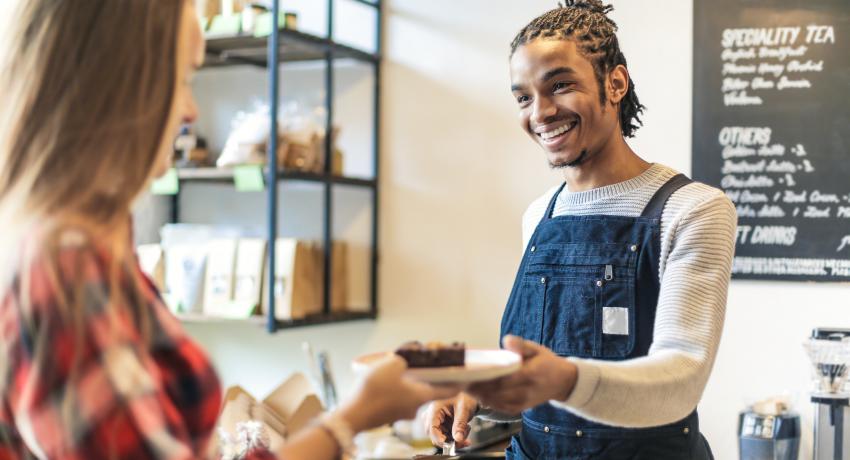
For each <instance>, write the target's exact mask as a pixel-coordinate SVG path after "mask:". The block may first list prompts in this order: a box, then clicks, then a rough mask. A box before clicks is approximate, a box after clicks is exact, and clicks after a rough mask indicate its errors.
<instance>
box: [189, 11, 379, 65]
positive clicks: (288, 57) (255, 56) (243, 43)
mask: <svg viewBox="0 0 850 460" xmlns="http://www.w3.org/2000/svg"><path fill="white" fill-rule="evenodd" d="M366 4H369V3H368V2H367V3H366ZM279 36H280V60H281V62H299V61H318V60H324V59H325V58H326V57H327V53H329V52H330V53H331V55H332V56H333V57H335V58H352V59H357V60H360V61H364V62H370V63H377V62H378V61H379V60H380V56H379V55H377V54H374V53H369V52H367V51H363V50H360V49H357V48H354V47H351V46H348V45H342V44H339V43H335V42H333V41H331V40H328V39H327V38H324V37H318V36H316V35H312V34H308V33H305V32H299V31H297V30H290V29H281V30H280V31H279ZM267 45H268V37H254V36H253V35H237V36H232V37H215V36H211V37H208V38H207V60H206V62H205V63H204V67H224V66H234V65H246V64H248V65H255V66H259V67H266V66H267V64H268V51H267Z"/></svg>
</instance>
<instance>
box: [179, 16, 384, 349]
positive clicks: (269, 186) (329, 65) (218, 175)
mask: <svg viewBox="0 0 850 460" xmlns="http://www.w3.org/2000/svg"><path fill="white" fill-rule="evenodd" d="M345 1H347V2H353V3H359V4H362V5H366V6H368V7H371V8H374V10H375V15H376V21H375V24H376V26H375V52H374V53H371V52H368V51H363V50H360V49H357V48H354V47H351V46H348V45H344V44H340V43H337V42H335V41H334V33H333V30H334V16H335V15H334V4H335V3H336V2H345ZM381 3H382V2H381V1H380V0H374V1H369V0H327V16H328V20H327V28H328V33H327V36H326V37H320V36H316V35H312V34H308V33H304V32H300V31H297V30H290V29H282V28H280V27H279V18H280V2H279V0H273V1H272V5H273V6H272V12H271V13H272V29H271V30H272V31H277V33H272V34H271V35H270V36H268V37H254V36H235V37H215V38H208V39H207V50H206V52H207V56H206V63H205V64H204V67H205V68H214V67H222V66H237V65H252V66H258V67H263V68H266V69H267V70H268V72H269V107H270V115H271V117H270V118H271V120H270V121H271V126H272V129H271V130H270V132H271V135H270V138H269V143H268V145H269V152H268V161H269V163H268V164H269V165H276V164H277V136H276V133H277V129H276V128H275V127H276V126H277V113H278V106H279V103H280V101H279V94H280V76H279V72H280V64H281V63H286V62H303V61H324V62H325V68H326V71H325V81H324V84H325V110H326V111H327V120H326V126H325V133H326V136H325V169H324V171H323V172H322V173H321V174H316V173H305V172H295V171H276V170H275V168H268V167H266V168H264V170H263V174H264V178H265V184H266V192H267V196H268V208H267V212H266V218H267V219H268V235H267V238H268V239H267V248H268V250H267V253H268V257H267V263H268V265H267V270H266V279H265V281H266V293H265V294H266V295H267V296H268V302H267V305H268V309H267V311H266V317H265V318H261V317H256V318H250V319H248V320H226V319H220V318H208V317H204V316H202V315H184V316H183V319H184V320H186V321H190V322H233V321H242V322H246V321H247V322H249V323H257V324H265V327H266V329H267V330H268V332H270V333H273V332H276V331H278V330H281V329H290V328H296V327H304V326H314V325H320V324H331V323H339V322H345V321H357V320H364V319H374V318H376V317H377V315H378V270H377V265H378V211H379V209H378V203H379V187H378V178H379V177H380V176H379V169H378V167H379V152H380V144H379V141H380V138H379V133H380V103H381V102H380V87H381V68H380V63H381V50H382V43H381V38H382V37H381V35H382V30H381V26H382V20H383V17H382V16H383V15H382V5H381ZM336 59H354V60H357V61H359V62H362V63H366V64H369V65H371V66H372V69H373V72H374V85H375V86H374V88H373V107H372V116H373V120H372V126H373V132H372V142H373V152H372V160H373V164H372V168H373V178H371V179H361V178H351V177H341V176H336V175H333V174H332V172H331V166H332V164H333V161H332V155H333V145H332V142H333V139H332V136H331V135H330V133H331V132H332V131H333V122H334V61H335V60H336ZM178 179H179V180H180V181H181V182H188V183H192V182H202V183H203V182H205V183H221V184H226V183H232V182H233V171H230V170H227V169H219V168H198V169H189V168H187V169H181V170H178ZM287 181H301V182H308V183H316V184H319V185H321V186H322V187H323V193H324V209H323V215H322V217H323V222H322V225H323V229H324V231H323V246H324V272H325V273H324V275H325V276H324V285H323V287H322V288H323V291H324V295H323V299H324V305H323V313H322V314H320V315H316V316H311V317H308V318H304V319H298V320H288V321H284V320H278V319H276V317H275V311H274V309H275V292H274V291H275V289H274V279H275V250H274V248H275V241H276V240H277V235H278V228H277V224H278V186H279V184H280V183H281V182H287ZM337 185H345V186H354V187H360V188H364V189H367V190H370V191H371V193H372V200H371V205H372V238H371V254H370V263H369V265H370V272H371V273H370V276H371V277H370V279H371V282H370V306H369V310H368V311H367V312H332V311H331V286H332V285H333V284H332V283H333V282H334V280H333V279H332V276H331V275H332V270H330V267H332V263H333V260H332V257H333V256H332V242H333V187H334V186H337ZM171 221H172V222H179V221H180V197H179V196H178V195H174V196H172V201H171Z"/></svg>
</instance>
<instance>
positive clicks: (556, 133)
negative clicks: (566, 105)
mask: <svg viewBox="0 0 850 460" xmlns="http://www.w3.org/2000/svg"><path fill="white" fill-rule="evenodd" d="M573 126H575V124H574V123H571V124H568V125H563V126H561V127H560V128H555V129H553V130H552V131H547V132H545V133H540V134H539V135H540V138H541V139H543V140H544V141H545V140H549V139H552V138H553V137H558V136H560V135H561V134H564V133H565V132H567V131H569V130H571V129H573Z"/></svg>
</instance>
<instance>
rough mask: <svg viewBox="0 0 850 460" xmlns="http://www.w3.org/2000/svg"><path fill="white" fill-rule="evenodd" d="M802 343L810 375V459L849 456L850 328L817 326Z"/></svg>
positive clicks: (840, 459)
mask: <svg viewBox="0 0 850 460" xmlns="http://www.w3.org/2000/svg"><path fill="white" fill-rule="evenodd" d="M803 346H804V348H805V349H806V352H807V354H808V355H809V360H810V362H811V364H812V367H811V368H812V371H813V377H814V379H813V385H812V386H813V389H812V393H811V401H812V403H814V404H815V420H814V422H815V423H814V428H815V432H814V460H844V459H847V458H850V384H848V380H847V377H848V365H850V329H830V328H817V329H815V330H813V331H812V337H811V338H810V339H809V340H808V341H807V342H805V343H804V344H803Z"/></svg>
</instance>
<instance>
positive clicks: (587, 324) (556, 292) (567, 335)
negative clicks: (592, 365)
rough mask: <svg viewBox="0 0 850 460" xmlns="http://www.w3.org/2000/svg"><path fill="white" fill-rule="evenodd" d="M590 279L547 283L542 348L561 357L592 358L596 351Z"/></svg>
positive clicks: (594, 303) (551, 279) (561, 279)
mask: <svg viewBox="0 0 850 460" xmlns="http://www.w3.org/2000/svg"><path fill="white" fill-rule="evenodd" d="M597 332H598V331H597V328H596V295H595V293H594V284H593V279H592V278H584V279H582V278H563V277H558V278H550V279H549V280H548V281H547V283H546V291H545V295H544V308H543V328H542V331H541V337H542V342H541V343H542V344H543V345H545V346H546V347H548V348H549V349H551V350H552V351H553V352H554V353H556V354H558V355H561V356H576V357H587V358H590V357H593V356H594V355H595V354H596V351H597V347H596V341H597V336H598V334H597Z"/></svg>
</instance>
